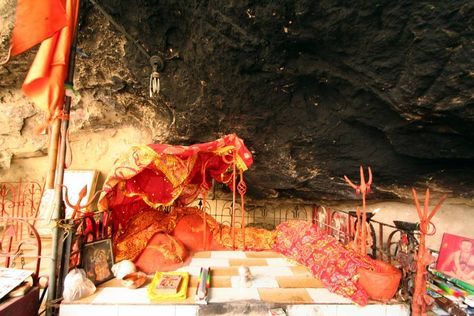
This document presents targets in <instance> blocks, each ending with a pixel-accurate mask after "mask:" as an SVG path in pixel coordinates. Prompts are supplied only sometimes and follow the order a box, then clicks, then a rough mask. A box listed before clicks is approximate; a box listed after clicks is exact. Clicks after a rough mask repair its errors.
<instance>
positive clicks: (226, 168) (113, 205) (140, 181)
mask: <svg viewBox="0 0 474 316" xmlns="http://www.w3.org/2000/svg"><path fill="white" fill-rule="evenodd" d="M252 162H253V160H252V155H251V153H250V151H249V150H248V149H247V147H245V145H244V143H243V141H242V139H240V138H239V137H237V136H236V135H235V134H230V135H226V136H224V137H223V138H220V139H218V140H215V141H212V142H209V143H202V144H196V145H191V146H172V145H164V144H152V145H139V146H133V147H131V148H130V150H129V151H127V152H125V153H124V154H123V155H121V156H120V157H119V158H118V159H117V161H116V162H115V164H114V167H113V169H112V172H111V173H110V174H109V176H108V177H107V179H106V181H105V184H104V188H103V189H104V192H103V193H102V194H101V196H100V198H99V203H98V207H99V210H100V211H105V210H108V209H110V210H112V211H113V212H114V214H115V216H114V223H115V228H116V229H117V228H118V226H119V225H121V226H122V227H125V225H126V223H127V222H128V220H129V219H130V218H131V216H133V214H135V213H136V212H138V211H140V210H141V209H143V207H144V206H145V205H148V206H150V207H152V208H158V207H160V206H169V205H187V204H189V203H190V202H192V201H194V200H195V198H196V197H197V196H198V195H199V194H200V193H203V192H206V191H208V190H209V189H210V187H211V181H212V179H214V180H216V181H218V182H221V183H226V184H230V180H231V174H232V168H231V167H232V165H233V163H235V164H236V167H237V169H239V170H247V169H248V167H250V165H251V164H252Z"/></svg>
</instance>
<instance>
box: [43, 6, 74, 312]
mask: <svg viewBox="0 0 474 316" xmlns="http://www.w3.org/2000/svg"><path fill="white" fill-rule="evenodd" d="M78 1H79V0H78ZM78 11H80V2H79V4H78ZM78 25H79V12H77V22H76V25H75V29H74V31H73V40H72V44H71V49H70V54H69V65H68V75H67V79H66V80H67V82H68V83H72V82H73V80H74V67H75V61H76V44H77V34H78V33H79V30H78ZM70 111H71V97H70V96H68V95H65V97H64V105H63V111H62V118H61V130H60V133H61V138H60V145H59V153H58V154H59V155H58V161H57V168H56V169H57V172H55V181H54V182H55V185H54V200H53V203H54V204H53V212H52V214H53V216H52V220H53V222H55V223H57V221H58V220H59V219H64V202H63V180H64V163H65V160H66V147H67V146H66V145H67V143H66V142H67V140H66V134H67V130H68V128H69V113H70ZM58 121H59V120H58ZM51 154H54V153H51ZM52 160H53V159H52V158H51V159H50V161H52ZM61 232H62V230H60V229H59V227H58V226H57V225H54V226H53V229H52V235H53V238H52V252H51V253H52V259H51V261H52V262H51V270H50V275H49V285H48V299H47V309H46V315H47V316H51V315H56V314H58V312H59V309H58V307H56V306H55V305H56V304H54V303H55V302H56V300H57V299H58V298H59V297H60V296H61V293H57V287H58V282H62V275H60V274H61V273H60V271H61V267H59V266H58V262H59V263H60V262H61V257H62V254H61V253H62V247H61V249H60V247H59V246H60V243H61V242H62V236H61ZM59 249H60V250H61V251H58V250H59ZM60 252H61V253H60ZM58 259H59V261H58Z"/></svg>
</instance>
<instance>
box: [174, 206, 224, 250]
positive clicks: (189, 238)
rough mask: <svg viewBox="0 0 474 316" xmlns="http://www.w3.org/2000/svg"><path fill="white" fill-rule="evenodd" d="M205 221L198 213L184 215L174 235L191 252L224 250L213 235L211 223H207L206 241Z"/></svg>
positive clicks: (177, 224)
mask: <svg viewBox="0 0 474 316" xmlns="http://www.w3.org/2000/svg"><path fill="white" fill-rule="evenodd" d="M203 234H204V223H203V220H202V217H201V216H199V215H198V214H189V215H185V216H183V217H182V218H181V219H180V220H179V221H178V222H177V223H176V227H175V229H174V231H173V236H175V237H176V238H177V239H179V240H180V241H182V242H183V244H184V245H185V246H186V248H188V249H189V250H190V251H191V252H196V251H202V250H223V249H225V248H224V247H222V246H220V245H219V244H218V243H217V242H216V241H215V240H214V237H213V235H212V232H211V229H210V227H209V225H206V240H205V241H204V235H203Z"/></svg>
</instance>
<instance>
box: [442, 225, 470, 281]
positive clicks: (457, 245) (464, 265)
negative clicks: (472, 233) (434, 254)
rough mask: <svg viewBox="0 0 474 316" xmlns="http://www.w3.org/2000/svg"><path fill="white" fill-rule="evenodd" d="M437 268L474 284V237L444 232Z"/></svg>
mask: <svg viewBox="0 0 474 316" xmlns="http://www.w3.org/2000/svg"><path fill="white" fill-rule="evenodd" d="M436 270H438V271H441V272H443V273H444V274H446V275H448V276H450V277H453V278H456V279H459V280H461V281H464V282H467V283H470V284H473V285H474V239H472V238H466V237H461V236H456V235H452V234H448V233H445V234H443V239H442V241H441V247H440V250H439V256H438V262H437V263H436Z"/></svg>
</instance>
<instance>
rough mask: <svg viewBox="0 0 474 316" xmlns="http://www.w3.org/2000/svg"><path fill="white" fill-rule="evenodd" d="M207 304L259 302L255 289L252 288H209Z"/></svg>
mask: <svg viewBox="0 0 474 316" xmlns="http://www.w3.org/2000/svg"><path fill="white" fill-rule="evenodd" d="M209 298H210V299H209V303H222V302H231V301H240V300H259V299H260V295H259V294H258V290H257V289H253V288H238V289H237V288H236V289H234V288H220V289H214V288H211V289H210V292H209Z"/></svg>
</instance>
